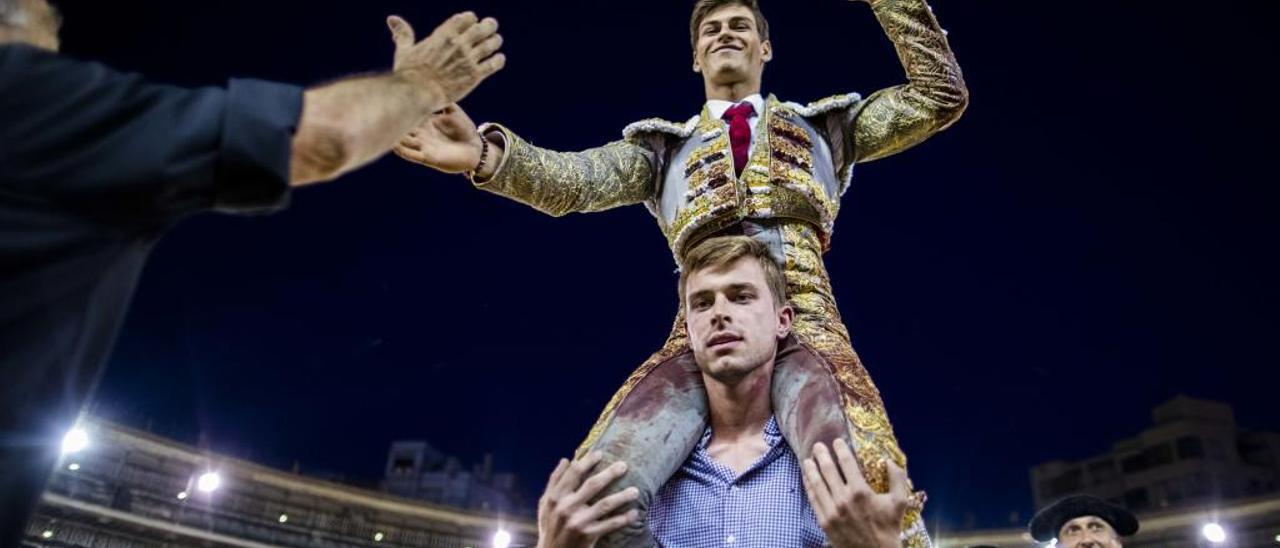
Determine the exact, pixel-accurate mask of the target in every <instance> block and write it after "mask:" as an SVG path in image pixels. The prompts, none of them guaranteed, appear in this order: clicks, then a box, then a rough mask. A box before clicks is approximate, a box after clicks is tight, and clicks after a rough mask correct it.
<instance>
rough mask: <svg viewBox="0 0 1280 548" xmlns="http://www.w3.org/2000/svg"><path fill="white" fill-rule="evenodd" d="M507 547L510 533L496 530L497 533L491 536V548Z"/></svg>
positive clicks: (509, 543)
mask: <svg viewBox="0 0 1280 548" xmlns="http://www.w3.org/2000/svg"><path fill="white" fill-rule="evenodd" d="M508 546H511V533H508V532H507V531H506V530H504V529H498V532H497V533H494V534H493V548H507V547H508Z"/></svg>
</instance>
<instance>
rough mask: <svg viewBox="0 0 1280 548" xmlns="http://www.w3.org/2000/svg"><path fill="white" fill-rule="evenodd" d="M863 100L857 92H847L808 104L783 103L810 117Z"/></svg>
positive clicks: (797, 112) (793, 110) (792, 109)
mask: <svg viewBox="0 0 1280 548" xmlns="http://www.w3.org/2000/svg"><path fill="white" fill-rule="evenodd" d="M861 100H862V96H861V95H858V94H857V93H846V94H843V95H832V96H831V97H827V98H826V99H820V100H817V101H814V102H812V103H809V104H807V105H801V104H800V103H792V102H789V101H788V102H786V103H783V105H784V106H786V107H787V108H788V109H790V110H791V111H792V112H795V113H796V114H799V115H800V116H803V117H805V118H810V117H813V116H818V115H820V114H826V113H828V112H831V111H833V110H835V109H838V108H847V107H849V106H851V105H853V104H854V103H857V102H858V101H861Z"/></svg>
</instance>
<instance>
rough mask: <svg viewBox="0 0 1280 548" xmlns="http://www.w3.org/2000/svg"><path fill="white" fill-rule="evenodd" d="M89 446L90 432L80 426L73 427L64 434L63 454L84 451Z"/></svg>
mask: <svg viewBox="0 0 1280 548" xmlns="http://www.w3.org/2000/svg"><path fill="white" fill-rule="evenodd" d="M88 447H89V432H87V431H85V429H83V428H80V427H79V426H77V427H75V428H72V429H71V430H70V431H68V432H67V434H66V435H65V436H62V454H63V455H71V454H74V453H79V452H81V451H84V450H85V449H87V448H88Z"/></svg>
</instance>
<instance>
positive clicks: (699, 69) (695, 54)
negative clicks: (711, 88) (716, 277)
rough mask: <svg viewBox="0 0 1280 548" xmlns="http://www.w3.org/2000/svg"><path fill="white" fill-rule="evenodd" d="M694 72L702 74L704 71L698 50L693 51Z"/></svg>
mask: <svg viewBox="0 0 1280 548" xmlns="http://www.w3.org/2000/svg"><path fill="white" fill-rule="evenodd" d="M693 72H695V73H698V74H701V73H702V65H701V64H699V63H698V52H697V51H694V52H693Z"/></svg>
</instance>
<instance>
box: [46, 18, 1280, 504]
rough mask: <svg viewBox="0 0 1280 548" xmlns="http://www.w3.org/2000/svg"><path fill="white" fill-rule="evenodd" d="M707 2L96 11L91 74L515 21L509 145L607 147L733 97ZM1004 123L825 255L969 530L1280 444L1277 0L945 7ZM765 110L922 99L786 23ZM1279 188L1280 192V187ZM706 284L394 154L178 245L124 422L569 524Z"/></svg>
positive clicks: (155, 301) (843, 23)
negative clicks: (1169, 425)
mask: <svg viewBox="0 0 1280 548" xmlns="http://www.w3.org/2000/svg"><path fill="white" fill-rule="evenodd" d="M691 4H692V2H691V1H684V0H682V1H679V2H673V1H670V0H663V1H661V2H656V1H653V2H648V1H641V2H609V3H597V2H586V1H574V2H568V1H566V2H498V1H480V0H472V1H469V2H463V1H462V0H434V1H408V0H402V1H390V0H379V1H372V0H366V1H362V2H354V1H347V2H339V1H336V0H332V1H330V0H309V1H306V2H300V1H275V0H258V1H254V2H249V1H231V2H173V1H160V0H115V1H110V2H102V1H84V0H80V1H64V2H61V4H60V5H61V7H62V9H63V11H64V13H65V15H66V19H67V22H66V26H65V28H64V46H65V47H64V50H65V52H66V53H68V54H71V55H73V56H77V57H82V58H92V59H97V60H101V61H104V62H107V63H108V64H110V65H113V66H115V67H117V68H121V69H127V70H134V71H140V72H143V73H145V74H148V75H150V76H152V77H154V78H155V79H157V80H162V81H167V82H172V83H177V84H182V85H221V84H223V83H225V81H226V79H227V78H229V77H233V76H234V77H257V78H264V79H273V80H282V81H289V82H297V83H304V84H315V83H321V82H324V81H326V80H328V79H332V78H335V77H339V76H343V75H349V74H354V73H360V72H367V71H372V70H382V69H385V68H386V67H388V66H389V65H390V61H391V51H392V49H391V42H390V39H389V37H388V32H387V30H386V27H385V24H384V18H385V16H386V15H388V14H391V13H399V14H401V15H404V16H405V17H406V18H407V19H408V20H409V21H410V22H412V23H413V24H414V25H415V26H416V27H417V28H418V30H419V35H420V36H425V35H426V34H427V33H429V32H430V30H431V29H432V28H434V26H435V25H436V24H437V23H439V22H440V21H442V20H443V19H444V18H446V17H447V16H448V15H449V14H450V13H452V12H454V11H461V10H463V9H468V8H470V9H474V10H476V11H477V12H478V13H480V15H482V16H483V15H492V16H495V17H497V18H498V19H499V20H500V21H501V23H502V34H503V35H504V37H505V38H506V47H505V51H506V52H507V55H508V67H507V69H506V70H504V71H503V72H502V73H500V74H498V75H497V76H495V77H493V78H491V79H490V80H488V81H487V82H485V83H484V84H482V86H481V87H480V88H479V89H478V90H477V91H476V92H475V93H474V94H473V95H471V96H470V97H468V98H467V99H466V100H465V102H464V103H463V106H464V108H466V109H467V110H468V111H469V112H470V113H471V114H472V116H473V117H474V118H475V119H476V121H477V122H479V121H483V120H496V121H502V122H504V123H506V124H508V125H509V126H510V127H512V128H513V129H515V130H516V131H517V132H519V133H521V134H522V135H523V136H525V137H526V138H529V139H530V140H532V141H533V142H535V143H537V144H539V145H542V146H547V147H551V148H556V149H561V150H577V149H582V148H586V147H590V146H595V145H599V144H603V143H605V142H607V141H609V140H613V139H616V138H617V137H618V136H619V135H620V131H621V128H622V127H623V126H624V125H626V124H627V123H629V122H631V121H634V120H637V119H640V118H646V117H650V116H662V117H667V118H672V119H677V120H684V119H686V118H687V117H688V116H690V115H692V114H694V113H696V112H697V111H698V109H699V108H700V106H701V104H702V101H703V89H702V83H701V79H700V78H699V77H698V75H696V74H694V73H693V72H691V70H690V64H691V63H690V52H689V42H688V30H687V29H688V11H689V7H690V5H691ZM934 8H935V11H936V13H937V15H938V17H939V18H940V20H941V22H942V24H943V26H944V27H945V28H947V29H948V30H949V31H950V38H951V44H952V46H953V48H954V49H955V51H956V55H957V57H958V58H959V60H960V63H961V65H962V66H963V68H964V72H965V76H966V79H967V81H968V84H969V88H970V91H971V94H972V104H971V106H970V108H969V110H968V112H967V113H966V114H965V116H964V118H963V119H961V120H960V122H959V123H957V124H956V125H955V126H954V127H952V128H951V129H950V130H948V131H946V132H944V133H943V134H940V135H938V136H937V137H935V138H933V139H932V140H930V141H928V142H927V143H926V144H924V145H922V146H919V147H917V148H915V149H913V150H910V151H908V152H906V153H903V154H900V155H898V156H894V157H891V158H889V159H885V160H881V161H877V162H874V163H871V164H865V165H863V166H861V169H860V170H859V171H858V173H857V176H856V178H855V182H854V186H853V187H852V189H851V190H850V191H849V193H848V194H846V195H845V197H844V202H843V210H842V212H841V213H842V214H841V219H840V221H839V223H837V228H836V232H835V236H834V247H833V249H832V251H831V252H830V253H829V254H828V255H827V266H828V268H829V270H830V272H831V274H832V278H833V283H834V285H835V294H836V296H837V298H838V300H839V304H840V307H841V310H842V312H843V315H844V319H845V321H846V323H847V325H848V327H849V330H850V331H851V333H852V335H853V340H854V346H855V348H857V349H858V351H859V352H860V353H861V355H862V357H863V359H864V360H865V362H866V363H867V366H868V368H869V369H870V371H871V373H872V375H873V376H874V378H875V381H876V382H877V384H878V385H879V387H880V389H881V391H882V392H883V394H884V399H885V401H886V403H887V405H888V408H889V413H890V416H891V418H892V419H893V421H894V424H895V427H896V430H897V432H898V435H899V437H900V439H901V442H902V445H903V447H904V449H905V450H906V451H907V453H908V455H909V456H910V459H911V465H912V466H911V470H912V474H913V476H914V478H915V481H916V483H917V485H918V486H919V487H921V488H924V489H927V490H928V491H929V492H930V496H931V501H930V505H929V508H928V514H927V518H928V520H929V521H930V523H931V524H936V523H941V524H942V525H943V526H944V527H947V528H954V527H959V526H964V525H966V524H968V525H977V526H1007V525H1008V524H1009V523H1010V513H1011V512H1020V513H1021V514H1020V517H1019V520H1020V523H1025V519H1027V517H1028V516H1029V513H1030V511H1031V506H1032V501H1031V490H1030V484H1029V479H1028V478H1029V468H1030V467H1031V466H1033V465H1034V464H1036V463H1039V462H1042V461H1045V460H1050V459H1054V458H1066V459H1075V458H1081V457H1085V456H1089V455H1092V454H1096V453H1100V452H1103V451H1105V450H1107V449H1108V448H1109V447H1110V444H1111V443H1112V442H1114V441H1118V440H1120V439H1122V438H1124V437H1127V436H1130V435H1133V434H1136V433H1137V432H1138V431H1139V430H1140V429H1141V428H1143V427H1145V426H1146V425H1148V424H1149V421H1150V418H1149V410H1150V408H1151V407H1153V406H1154V405H1156V404H1158V403H1160V402H1162V401H1165V400H1166V399H1168V398H1171V397H1173V396H1175V395H1177V394H1179V393H1187V394H1189V395H1193V396H1197V397H1204V398H1212V399H1219V400H1223V401H1226V402H1229V403H1231V404H1233V405H1234V406H1235V409H1236V413H1237V416H1238V418H1239V420H1240V422H1241V424H1242V425H1243V426H1246V427H1251V428H1262V429H1280V406H1277V405H1276V404H1275V396H1276V394H1277V385H1278V384H1280V383H1278V382H1277V379H1278V377H1280V374H1278V373H1277V366H1280V359H1278V358H1277V357H1276V355H1275V353H1274V348H1275V342H1276V341H1277V340H1278V337H1277V335H1278V334H1280V329H1278V328H1280V312H1277V310H1278V309H1280V289H1278V285H1277V284H1276V282H1275V280H1277V279H1278V278H1280V260H1278V259H1277V253H1276V247H1277V246H1276V242H1277V237H1278V236H1280V216H1278V215H1277V213H1278V212H1277V208H1278V205H1280V200H1278V198H1280V191H1277V190H1276V186H1275V183H1274V181H1275V180H1276V179H1275V177H1274V175H1272V174H1271V172H1272V171H1274V169H1273V166H1272V164H1273V161H1274V159H1275V158H1276V155H1277V150H1276V144H1277V139H1276V138H1275V135H1274V133H1273V132H1274V131H1275V128H1277V127H1278V125H1277V122H1280V116H1278V115H1277V109H1276V107H1275V105H1276V104H1277V103H1276V100H1275V98H1274V96H1273V95H1274V94H1275V90H1276V89H1277V88H1276V87H1275V86H1274V85H1273V84H1272V80H1273V79H1274V72H1275V71H1276V66H1277V63H1276V59H1277V54H1280V47H1277V46H1278V45H1280V44H1278V39H1277V36H1280V33H1277V32H1276V30H1275V28H1276V26H1277V24H1280V17H1278V15H1280V3H1277V2H1267V1H1263V0H1258V1H1252V2H1244V1H1226V0H1224V1H1222V2H1216V3H1209V4H1205V3H1200V4H1195V5H1194V7H1191V5H1187V6H1183V5H1179V4H1176V3H1171V2H1154V1H1141V2H1100V3H1099V2H1072V3H1064V2H1041V1H1036V2H1028V1H1012V0H1009V1H991V2H960V1H956V0H935V2H934ZM764 9H765V13H766V14H767V15H768V17H769V19H770V23H771V24H772V31H773V37H772V38H773V43H774V49H775V59H774V61H773V62H772V63H771V64H770V65H769V66H768V68H767V69H766V72H765V90H764V91H765V92H766V93H776V94H777V95H779V96H780V97H781V98H783V99H784V100H793V101H799V102H807V101H811V100H816V99H819V98H822V97H825V96H828V95H832V94H835V93H844V92H849V91H859V92H862V93H863V94H864V95H865V94H868V93H870V92H872V91H875V90H877V89H879V88H882V87H887V86H890V85H896V84H899V83H902V82H903V75H902V70H901V68H900V67H899V65H898V61H897V58H896V56H895V55H894V53H893V50H892V48H891V47H890V44H889V42H888V41H887V40H886V39H885V38H884V36H883V34H882V32H881V30H880V28H879V26H878V25H877V24H876V22H875V20H874V18H873V17H872V15H871V12H870V10H869V8H868V7H867V6H866V5H864V4H860V3H851V2H847V1H841V0H797V1H791V2H781V1H777V0H774V1H770V0H765V2H764ZM1268 180H1270V181H1273V182H1271V183H1268V182H1267V181H1268ZM673 270H674V265H673V263H672V260H671V257H670V254H669V252H668V250H667V248H666V245H665V240H664V238H663V237H662V236H661V234H660V232H659V231H658V228H657V226H656V224H655V223H654V221H653V219H652V218H651V217H650V216H649V213H648V212H647V211H645V209H644V208H643V207H640V206H635V207H628V208H623V209H618V210H614V211H610V212H605V213H599V214H592V215H571V216H568V217H565V218H561V219H554V218H551V217H547V216H545V215H543V214H541V213H538V212H536V211H534V210H532V209H530V208H527V207H525V206H523V205H520V204H517V203H514V202H510V201H508V200H505V199H503V198H500V197H497V196H494V195H490V194H488V193H485V192H481V191H478V190H475V189H473V188H471V186H470V184H468V183H467V182H466V181H465V180H464V179H463V178H461V177H458V176H444V175H439V174H436V173H434V172H431V171H429V170H427V169H426V168H422V167H419V166H414V165H410V164H408V163H405V162H403V161H401V160H400V159H398V158H395V157H388V158H385V159H383V160H381V161H379V162H378V163H376V164H374V165H373V166H371V167H369V168H368V169H365V170H363V171H361V172H359V173H356V174H353V175H349V176H347V177H345V178H344V179H342V180H341V181H339V182H336V183H332V184H328V185H323V186H320V187H313V188H306V189H303V190H302V191H300V192H298V193H296V194H295V195H294V199H293V204H292V206H291V207H290V208H289V209H288V210H287V211H285V212H282V213H280V214H277V215H274V216H269V217H256V218H253V217H250V218H245V217H229V216H219V215H202V216H198V217H195V218H192V219H189V220H187V221H185V222H183V223H182V224H181V225H180V226H178V227H177V228H175V229H174V230H173V231H172V232H171V233H170V234H169V235H168V236H167V237H166V238H165V239H164V240H163V242H162V243H161V244H160V245H159V247H158V248H157V250H156V252H155V254H154V256H153V257H152V260H151V262H150V265H149V267H148V269H147V271H146V274H145V275H144V277H143V280H142V283H141V289H140V290H139V292H138V294H137V297H136V299H135V302H134V306H133V309H132V312H131V314H130V317H129V320H128V323H127V324H126V327H125V330H124V333H123V336H122V338H121V340H120V343H119V344H118V346H117V351H116V353H115V355H114V357H113V358H112V360H111V364H110V368H109V370H108V372H107V374H106V377H105V378H104V380H103V383H102V385H101V387H100V390H99V392H98V398H97V401H96V403H95V405H94V410H95V412H96V413H98V414H100V415H102V416H105V417H109V418H113V419H116V420H119V421H122V422H124V423H126V424H130V425H134V426H138V427H145V426H146V425H147V424H148V423H150V424H151V427H152V429H153V430H154V431H156V432H157V433H160V434H163V435H166V436H171V437H174V438H176V439H179V440H182V441H185V442H189V443H199V444H201V445H202V446H205V447H207V448H209V449H212V450H214V451H218V452H223V453H227V454H230V455H234V456H238V457H245V458H250V459H252V460H255V461H258V462H262V463H265V464H268V465H271V466H275V467H279V468H286V469H287V468H289V467H290V466H291V465H292V464H293V462H294V461H298V462H299V463H300V464H301V468H302V470H303V472H304V473H310V474H317V475H326V476H333V475H341V476H344V477H346V478H348V479H351V480H356V481H373V480H376V478H377V477H378V476H379V475H380V474H381V471H382V466H383V464H384V462H385V458H386V451H387V448H388V445H389V444H390V442H391V441H392V440H395V439H405V438H409V439H426V440H429V441H430V442H431V443H432V444H434V445H436V446H437V447H439V448H440V449H442V450H444V451H447V452H450V453H454V454H456V455H458V456H460V457H462V458H463V459H464V461H466V462H474V461H476V460H478V459H479V457H480V456H481V455H482V454H483V453H484V452H486V451H491V452H493V453H494V454H495V456H496V464H497V467H498V468H499V469H508V470H513V471H515V472H517V473H518V474H520V476H521V477H522V478H523V480H524V482H525V484H526V485H527V487H528V491H529V494H530V495H531V496H536V494H537V493H539V492H540V490H541V487H542V484H543V483H544V481H545V477H546V474H548V473H549V472H550V469H551V468H552V467H553V465H554V462H555V460H556V459H557V458H558V457H560V456H566V455H568V454H569V453H570V452H571V451H572V450H573V448H574V447H575V446H576V444H577V443H578V441H579V440H580V439H581V438H582V436H583V435H585V433H586V431H587V429H588V427H589V426H590V424H591V423H592V422H593V421H594V420H595V418H596V414H597V413H598V412H599V410H600V409H601V408H602V407H603V405H604V404H605V402H606V401H607V400H608V398H609V396H610V395H611V394H612V393H613V391H614V390H615V389H616V388H617V387H618V386H619V385H620V383H621V382H622V380H623V379H624V378H625V377H626V375H627V374H628V373H629V372H630V371H631V370H632V369H633V368H634V367H635V366H637V365H638V364H640V363H641V362H642V361H643V360H644V359H645V358H646V357H647V356H648V354H649V353H650V352H652V351H653V350H655V349H657V348H658V347H659V345H660V344H661V343H662V341H663V340H664V338H665V336H666V334H667V331H668V329H669V327H670V322H671V318H672V316H673V314H674V311H675V308H676V297H675V281H676V278H675V275H674V273H673Z"/></svg>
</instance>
